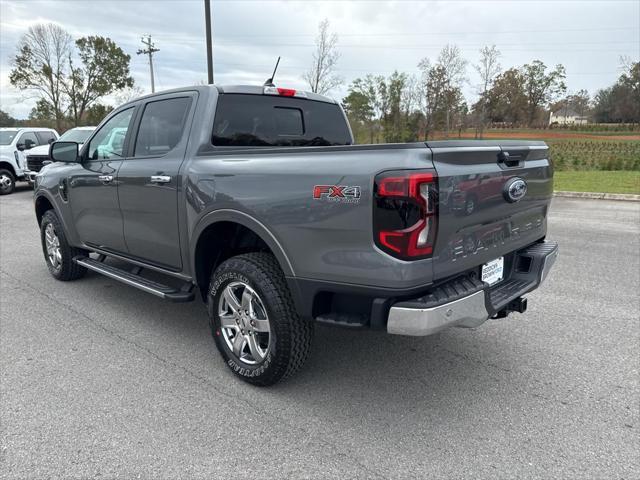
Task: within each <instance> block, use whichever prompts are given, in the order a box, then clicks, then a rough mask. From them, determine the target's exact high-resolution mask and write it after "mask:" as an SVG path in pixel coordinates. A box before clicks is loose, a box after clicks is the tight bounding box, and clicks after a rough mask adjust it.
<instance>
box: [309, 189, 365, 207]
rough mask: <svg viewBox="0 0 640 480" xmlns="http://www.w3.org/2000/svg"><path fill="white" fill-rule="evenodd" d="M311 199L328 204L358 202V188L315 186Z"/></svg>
mask: <svg viewBox="0 0 640 480" xmlns="http://www.w3.org/2000/svg"><path fill="white" fill-rule="evenodd" d="M313 198H314V199H316V200H322V199H323V198H326V199H327V200H328V201H330V202H342V203H358V202H360V187H357V186H349V185H316V186H314V187H313Z"/></svg>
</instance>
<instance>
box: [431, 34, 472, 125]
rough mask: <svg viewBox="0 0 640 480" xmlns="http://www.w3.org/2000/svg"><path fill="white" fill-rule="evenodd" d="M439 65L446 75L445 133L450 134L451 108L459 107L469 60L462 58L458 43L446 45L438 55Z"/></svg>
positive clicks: (444, 85)
mask: <svg viewBox="0 0 640 480" xmlns="http://www.w3.org/2000/svg"><path fill="white" fill-rule="evenodd" d="M436 66H437V67H440V68H441V69H442V73H443V75H444V83H443V87H444V92H443V93H444V95H443V100H444V103H445V106H446V122H445V126H446V129H445V134H446V136H447V137H448V136H449V128H450V124H451V119H450V118H451V108H452V107H457V106H458V105H457V103H459V100H460V97H461V88H462V83H463V82H464V81H465V80H466V77H465V73H466V70H467V61H466V60H465V59H464V58H462V55H461V53H460V48H458V46H457V45H446V46H445V47H444V48H443V49H442V50H441V51H440V54H439V55H438V62H437V64H436Z"/></svg>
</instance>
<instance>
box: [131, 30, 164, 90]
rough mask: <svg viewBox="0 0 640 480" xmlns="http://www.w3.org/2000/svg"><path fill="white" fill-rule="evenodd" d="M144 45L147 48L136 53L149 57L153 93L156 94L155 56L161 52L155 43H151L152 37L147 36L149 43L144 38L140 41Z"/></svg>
mask: <svg viewBox="0 0 640 480" xmlns="http://www.w3.org/2000/svg"><path fill="white" fill-rule="evenodd" d="M140 41H141V42H142V44H143V45H146V47H147V48H145V49H139V50H138V51H137V52H136V53H137V54H138V55H149V71H150V73H151V93H155V91H156V85H155V81H154V78H153V54H154V53H156V52H159V51H160V50H159V49H157V48H155V45H154V44H153V42H151V35H147V41H146V42H145V40H144V37H142V38H141V39H140Z"/></svg>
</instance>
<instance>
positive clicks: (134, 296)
mask: <svg viewBox="0 0 640 480" xmlns="http://www.w3.org/2000/svg"><path fill="white" fill-rule="evenodd" d="M0 222H1V227H0V241H1V244H0V275H1V276H0V283H1V303H0V316H1V322H0V361H1V365H0V382H1V383H0V387H1V391H0V424H1V425H0V428H1V445H0V448H1V451H0V476H1V477H2V478H25V477H32V478H45V477H100V478H138V477H141V478H176V477H187V478H189V477H207V478H213V477H216V478H218V477H219V478H254V477H258V478H285V477H286V478H304V477H315V478H352V477H358V478H416V477H423V478H461V477H473V478H524V477H536V478H543V477H544V478H549V477H553V478H625V479H634V478H640V453H639V452H640V435H639V433H640V419H639V415H640V413H639V403H640V385H639V378H640V377H639V362H640V317H639V308H640V304H639V292H640V235H639V234H640V203H632V202H610V201H603V200H573V199H555V200H554V202H553V207H552V213H551V217H550V223H549V227H550V232H549V237H550V238H552V239H554V240H557V241H558V242H559V243H560V248H561V252H560V257H559V259H558V262H557V263H556V267H555V270H554V271H553V272H552V274H551V276H550V278H549V280H548V281H547V283H546V284H545V285H544V286H543V287H542V288H541V289H540V290H538V291H536V292H534V293H532V294H530V295H529V311H528V312H527V313H526V314H525V315H524V316H520V315H517V314H516V315H512V316H510V317H509V318H508V319H506V320H494V321H490V322H488V323H486V324H485V325H483V326H482V327H480V328H477V329H474V330H464V329H453V330H449V331H446V332H444V333H441V334H439V335H436V336H433V337H426V338H406V337H397V336H390V335H385V334H383V333H375V332H351V331H344V330H336V329H328V328H318V329H317V330H316V341H315V346H314V350H313V353H312V358H311V360H310V362H309V363H308V364H307V366H306V368H305V369H304V370H303V371H302V372H301V373H300V374H298V375H297V376H296V377H295V378H293V379H291V380H290V381H288V382H286V383H282V384H279V385H277V386H275V387H273V388H269V389H259V388H255V387H251V386H248V385H245V384H244V383H241V382H239V381H238V380H236V379H234V378H233V377H232V375H231V373H230V372H228V371H227V368H226V367H225V365H224V364H223V363H222V361H221V359H220V356H219V355H218V352H217V351H216V349H215V346H214V344H213V341H212V339H211V337H210V334H209V330H208V326H207V317H206V312H205V309H204V307H203V305H202V304H201V303H199V302H193V303H190V304H182V305H180V304H170V303H165V302H164V301H162V300H160V299H157V298H155V297H152V296H150V295H148V294H145V293H143V292H141V291H138V290H135V289H132V288H129V287H126V286H124V285H121V284H119V283H117V282H115V281H112V280H110V279H108V278H106V277H102V276H100V275H97V274H92V273H89V274H88V275H87V277H86V278H85V279H83V280H80V281H77V282H72V283H62V282H57V281H56V280H54V279H53V278H52V277H51V276H50V275H49V274H48V271H47V269H46V266H45V263H44V260H43V258H42V251H41V248H40V240H39V234H38V229H37V225H36V222H35V217H34V214H33V211H32V203H31V192H30V191H29V190H27V189H24V188H23V189H21V190H20V191H19V192H18V193H15V194H13V195H10V196H4V197H0Z"/></svg>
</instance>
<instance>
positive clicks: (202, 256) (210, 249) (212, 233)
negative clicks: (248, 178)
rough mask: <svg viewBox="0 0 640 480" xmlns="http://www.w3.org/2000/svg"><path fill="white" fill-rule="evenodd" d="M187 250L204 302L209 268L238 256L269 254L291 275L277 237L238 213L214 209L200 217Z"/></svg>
mask: <svg viewBox="0 0 640 480" xmlns="http://www.w3.org/2000/svg"><path fill="white" fill-rule="evenodd" d="M190 251H191V272H192V274H193V276H194V279H195V280H196V283H197V285H198V287H199V288H200V292H201V294H202V297H203V299H206V295H207V291H208V285H209V279H210V276H211V271H212V269H213V268H215V267H217V265H219V264H220V263H222V262H223V261H224V260H226V259H227V258H229V257H231V256H233V255H237V254H240V253H247V252H249V251H268V252H270V253H272V254H273V256H274V257H275V258H276V260H277V262H278V264H279V265H280V268H281V269H282V271H283V273H284V275H285V276H288V277H293V276H294V270H293V267H292V265H291V262H290V261H289V258H288V256H287V255H286V253H285V251H284V249H283V247H282V245H281V244H280V242H279V241H278V240H277V239H276V237H275V236H274V235H273V234H272V233H271V232H270V231H269V229H268V228H267V227H266V226H265V225H264V224H262V223H261V222H259V221H258V220H256V219H255V218H253V217H251V216H250V215H247V214H246V213H243V212H240V211H237V210H227V209H225V210H216V211H214V212H211V213H209V214H207V215H205V216H204V217H202V219H201V220H200V221H199V222H198V224H197V226H196V228H195V229H194V232H193V235H192V240H191V248H190Z"/></svg>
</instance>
